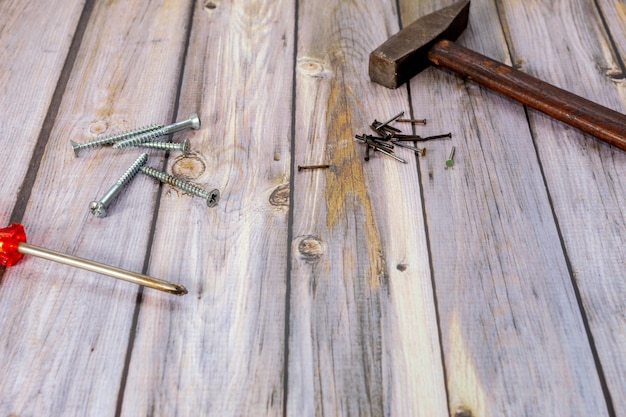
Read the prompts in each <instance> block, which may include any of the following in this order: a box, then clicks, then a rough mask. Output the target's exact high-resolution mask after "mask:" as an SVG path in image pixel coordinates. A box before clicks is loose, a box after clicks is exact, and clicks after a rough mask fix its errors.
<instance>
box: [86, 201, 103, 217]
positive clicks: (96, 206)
mask: <svg viewBox="0 0 626 417" xmlns="http://www.w3.org/2000/svg"><path fill="white" fill-rule="evenodd" d="M89 211H90V212H91V214H93V215H94V216H96V217H106V215H107V209H106V207H105V206H104V204H102V203H101V202H100V201H92V202H91V203H90V204H89Z"/></svg>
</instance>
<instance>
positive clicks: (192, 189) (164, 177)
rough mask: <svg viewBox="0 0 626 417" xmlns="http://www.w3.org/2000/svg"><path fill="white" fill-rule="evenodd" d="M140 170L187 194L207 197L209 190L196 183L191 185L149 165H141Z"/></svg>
mask: <svg viewBox="0 0 626 417" xmlns="http://www.w3.org/2000/svg"><path fill="white" fill-rule="evenodd" d="M141 171H142V172H143V173H144V174H147V175H149V176H151V177H152V178H156V179H158V180H159V181H161V182H163V183H165V184H169V185H172V186H174V187H176V188H178V189H180V190H182V191H185V192H187V193H189V194H193V195H195V196H198V197H202V198H207V197H208V193H209V192H208V191H207V190H205V189H204V188H200V187H198V186H197V185H193V184H191V183H188V182H187V181H183V180H181V179H179V178H176V177H174V176H172V175H169V174H167V173H165V172H161V171H157V170H156V169H154V168H151V167H141Z"/></svg>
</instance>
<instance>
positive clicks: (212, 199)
mask: <svg viewBox="0 0 626 417" xmlns="http://www.w3.org/2000/svg"><path fill="white" fill-rule="evenodd" d="M219 201H220V192H219V190H218V189H214V190H211V191H209V196H208V197H207V199H206V205H207V206H209V207H215V206H216V205H217V203H218V202H219Z"/></svg>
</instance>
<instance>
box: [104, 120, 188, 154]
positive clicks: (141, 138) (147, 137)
mask: <svg viewBox="0 0 626 417" xmlns="http://www.w3.org/2000/svg"><path fill="white" fill-rule="evenodd" d="M185 129H196V130H197V129H200V118H199V117H198V115H197V114H196V113H191V114H190V115H189V118H188V119H187V120H182V121H180V122H176V123H174V124H171V125H168V126H163V127H162V128H160V129H156V130H152V131H150V132H146V133H142V134H140V135H135V136H133V137H132V138H129V139H126V140H122V141H118V142H116V143H115V144H114V145H113V148H115V149H120V148H126V147H128V146H137V145H138V144H140V143H143V142H150V141H151V140H152V139H154V138H158V137H160V136H167V135H169V134H172V133H175V132H179V131H181V130H185Z"/></svg>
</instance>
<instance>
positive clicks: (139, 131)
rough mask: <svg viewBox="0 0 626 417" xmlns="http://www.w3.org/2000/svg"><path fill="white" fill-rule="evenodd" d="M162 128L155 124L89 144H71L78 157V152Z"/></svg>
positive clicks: (95, 140) (72, 142)
mask: <svg viewBox="0 0 626 417" xmlns="http://www.w3.org/2000/svg"><path fill="white" fill-rule="evenodd" d="M161 128H163V125H158V124H155V125H150V126H144V127H140V128H138V129H133V130H127V131H125V132H122V133H117V134H115V135H109V136H105V137H102V138H98V139H94V140H90V141H88V142H82V143H76V142H74V141H70V143H71V144H72V148H73V149H74V153H76V155H78V151H80V150H81V149H87V148H95V147H96V146H104V145H110V144H112V143H115V142H117V141H120V140H126V139H129V138H131V137H133V136H135V135H140V134H143V133H146V132H150V131H152V130H156V129H161Z"/></svg>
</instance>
